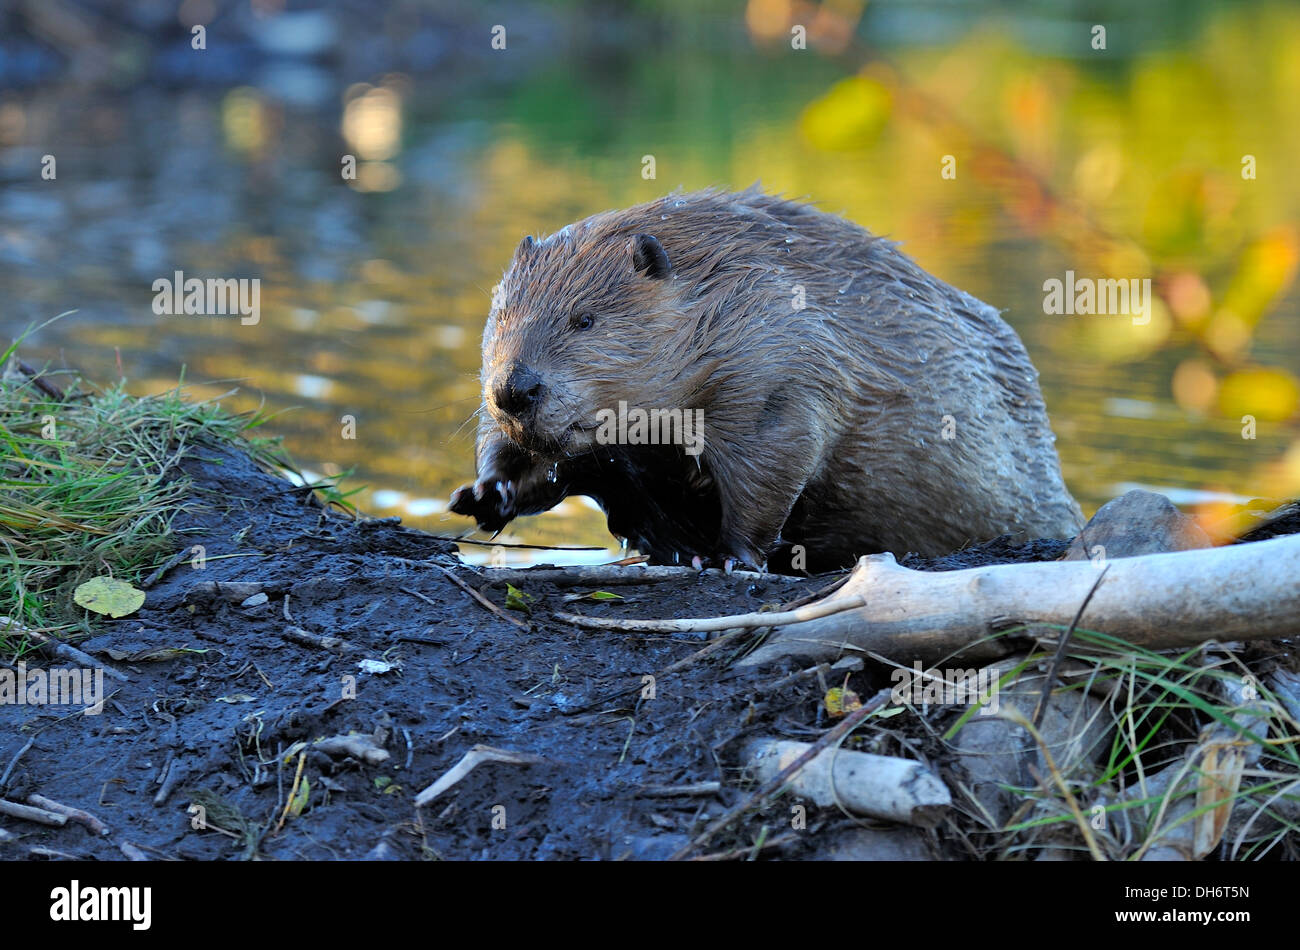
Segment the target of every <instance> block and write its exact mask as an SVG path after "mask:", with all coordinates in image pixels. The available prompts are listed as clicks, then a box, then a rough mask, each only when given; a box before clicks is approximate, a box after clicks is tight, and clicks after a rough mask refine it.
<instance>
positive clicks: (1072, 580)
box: [741, 535, 1300, 666]
mask: <svg viewBox="0 0 1300 950" xmlns="http://www.w3.org/2000/svg"><path fill="white" fill-rule="evenodd" d="M1106 563H1107V564H1109V568H1110V569H1109V570H1108V571H1107V572H1106V575H1105V577H1104V578H1102V581H1101V584H1100V586H1098V588H1097V592H1096V593H1095V594H1094V595H1093V597H1092V600H1091V601H1090V602H1089V604H1088V609H1087V611H1086V612H1085V613H1084V615H1083V617H1082V619H1081V620H1080V622H1079V626H1080V627H1081V628H1083V629H1086V630H1095V631H1098V632H1100V633H1106V634H1110V635H1112V636H1116V637H1121V638H1123V639H1125V640H1127V641H1129V642H1130V643H1134V644H1137V645H1140V646H1144V647H1148V648H1151V649H1163V648H1167V647H1186V646H1194V645H1196V644H1198V643H1202V642H1204V641H1205V640H1262V639H1272V638H1274V637H1287V636H1295V635H1297V634H1300V535H1287V536H1285V537H1281V538H1274V539H1272V540H1270V541H1257V542H1253V543H1250V544H1234V545H1230V546H1228V547H1221V548H1206V549H1202V550H1194V551H1175V552H1171V553H1167V554H1147V555H1143V556H1141V557H1130V558H1116V559H1114V560H1111V561H1108V562H1106ZM1099 573H1100V567H1099V566H1098V565H1096V564H1095V563H1094V562H1091V561H1054V562H1048V563H1040V564H999V565H995V566H991V567H977V568H971V569H969V570H964V571H946V572H942V573H927V572H924V571H913V570H909V569H907V568H905V567H899V566H898V564H897V563H896V562H895V561H894V557H893V555H891V554H877V555H873V556H872V557H864V558H862V559H861V560H860V561H858V563H857V566H856V567H854V569H853V573H852V575H851V576H850V577H849V579H848V581H847V582H846V583H845V584H844V586H843V587H841V588H840V589H839V590H837V591H836V592H835V593H834V594H832V595H831V596H830V597H828V598H826V599H825V600H824V601H821V602H820V603H826V604H831V603H834V602H836V601H842V600H848V599H850V598H862V600H863V603H864V606H860V607H855V608H853V609H850V610H845V611H843V612H841V613H835V614H831V615H830V616H825V617H819V618H817V619H815V620H808V621H804V622H801V623H795V624H791V625H790V626H787V627H783V628H781V629H779V630H777V631H776V633H775V634H773V636H772V638H771V639H770V640H769V641H768V642H767V643H765V644H764V645H763V646H762V647H760V648H759V649H758V650H756V651H754V653H752V654H751V655H750V656H749V657H747V658H746V659H744V660H742V661H741V663H742V665H745V666H755V665H758V664H762V663H770V662H772V661H773V660H777V659H781V658H784V657H789V656H797V657H804V658H808V659H812V660H831V659H834V658H836V657H838V656H840V655H842V654H844V653H853V652H871V653H877V654H883V655H885V656H889V657H893V658H895V659H901V660H904V661H906V662H911V661H913V660H921V661H923V662H929V661H934V660H939V659H942V658H944V657H947V656H949V655H950V654H952V653H954V652H957V651H959V650H961V651H962V652H961V656H962V658H963V659H969V660H991V659H994V658H996V657H998V656H1001V655H1003V654H1005V653H1007V652H1009V651H1010V650H1011V649H1013V648H1014V646H1015V644H1014V643H1013V642H998V641H997V640H994V641H987V640H985V638H987V637H989V636H990V635H991V634H993V633H995V632H997V631H998V630H1006V629H1007V628H1009V627H1013V626H1017V625H1020V624H1030V625H1033V624H1053V625H1058V626H1061V627H1064V626H1068V625H1069V623H1070V621H1071V620H1073V619H1074V615H1075V614H1076V613H1077V612H1078V610H1079V605H1080V604H1082V603H1083V601H1084V598H1085V597H1087V596H1088V591H1089V590H1090V589H1091V588H1092V586H1093V585H1094V584H1095V583H1097V576H1098V574H1099ZM980 640H985V642H983V643H977V642H976V641H980ZM963 648H966V649H963Z"/></svg>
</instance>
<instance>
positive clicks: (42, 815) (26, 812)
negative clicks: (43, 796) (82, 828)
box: [0, 798, 68, 828]
mask: <svg viewBox="0 0 1300 950" xmlns="http://www.w3.org/2000/svg"><path fill="white" fill-rule="evenodd" d="M0 815H8V816H9V817H11V818H23V819H25V820H27V821H35V822H39V823H40V824H42V825H53V826H54V827H56V828H62V827H63V826H64V825H66V824H67V823H68V816H67V815H60V814H58V813H57V812H52V811H49V810H47V809H44V808H33V807H32V806H31V805H20V804H19V803H18V802H11V801H9V800H8V799H7V798H0Z"/></svg>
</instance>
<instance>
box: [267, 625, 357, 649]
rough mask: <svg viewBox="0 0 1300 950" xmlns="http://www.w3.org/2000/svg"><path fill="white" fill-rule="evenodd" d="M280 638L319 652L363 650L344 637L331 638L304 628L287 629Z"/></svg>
mask: <svg viewBox="0 0 1300 950" xmlns="http://www.w3.org/2000/svg"><path fill="white" fill-rule="evenodd" d="M280 636H282V637H284V638H285V639H286V640H292V641H293V642H294V643H301V644H302V645H303V646H309V647H316V648H317V649H318V650H329V651H331V652H332V653H347V652H349V651H357V650H361V649H362V647H359V646H357V645H356V644H355V643H353V642H352V641H351V640H345V639H343V637H330V636H325V635H323V634H319V633H312V632H311V631H310V630H304V629H303V628H302V627H285V628H284V629H283V630H281V631H280Z"/></svg>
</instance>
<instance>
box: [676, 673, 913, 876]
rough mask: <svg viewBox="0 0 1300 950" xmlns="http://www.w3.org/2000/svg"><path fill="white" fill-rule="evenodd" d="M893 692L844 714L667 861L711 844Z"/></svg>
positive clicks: (855, 725)
mask: <svg viewBox="0 0 1300 950" xmlns="http://www.w3.org/2000/svg"><path fill="white" fill-rule="evenodd" d="M891 695H892V692H891V690H888V689H882V690H881V691H880V692H878V693H876V695H875V696H873V697H871V699H869V700H867V702H865V703H864V704H863V705H862V706H861V707H860V708H858V709H856V710H854V711H853V712H851V713H849V715H847V716H845V717H844V721H843V722H841V723H840V724H839V725H838V726H836V727H835V728H834V729H831V730H830V731H829V732H827V733H826V734H825V735H823V736H822V737H821V738H820V739H818V740H817V741H816V742H814V743H813V744H812V745H810V746H809V747H808V750H807V751H806V752H804V754H803V755H801V756H799V758H797V759H795V760H794V761H793V762H791V763H790V764H789V765H787V766H786V767H785V768H783V769H782V770H781V771H780V772H778V773H776V775H773V776H772V778H771V779H769V780H768V781H766V782H764V783H763V784H762V785H760V786H759V787H758V788H757V789H755V791H754V793H753V794H752V795H750V796H749V797H748V798H746V799H745V800H744V801H743V802H741V803H740V804H739V805H736V806H735V807H734V808H732V809H731V810H730V811H728V812H727V813H726V814H724V815H723V816H722V817H721V818H719V819H718V820H717V821H715V822H713V823H712V824H711V825H709V826H708V827H707V828H705V829H704V830H703V831H702V832H700V833H699V834H698V835H696V836H695V838H694V839H692V840H691V841H690V842H689V843H688V844H686V845H684V846H683V847H681V848H679V849H678V850H677V852H676V853H674V854H673V855H672V857H670V858H669V859H668V860H669V861H680V860H681V859H682V858H684V857H686V856H687V855H688V854H690V853H691V851H692V850H694V849H695V848H698V847H700V846H701V845H704V844H706V843H708V841H709V839H710V838H712V837H713V836H714V835H715V834H717V833H718V832H719V831H721V830H722V829H723V828H726V827H728V826H729V825H731V824H733V823H734V822H735V821H736V819H738V818H739V817H740V816H741V815H743V814H744V813H745V812H746V811H748V810H749V809H750V808H752V807H754V805H756V804H758V803H759V802H760V801H762V800H763V799H764V798H766V797H767V796H768V795H771V794H772V793H773V792H775V791H776V790H777V789H779V788H781V786H783V785H784V784H785V783H786V782H788V781H789V780H790V778H791V777H792V776H793V775H794V774H795V773H797V772H798V771H799V770H800V769H802V768H803V767H804V766H805V765H807V764H808V763H809V762H811V761H812V760H813V759H815V758H817V756H818V755H820V754H821V752H822V750H823V749H826V748H827V747H828V746H830V745H831V744H832V743H834V742H837V741H839V739H840V738H841V737H842V736H846V735H848V734H849V733H850V732H852V731H853V730H854V729H855V728H857V726H858V725H859V724H860V723H861V722H862V721H863V720H864V719H866V718H867V717H868V716H870V715H871V714H872V713H873V712H875V711H876V710H877V709H879V708H880V707H881V706H883V705H885V703H886V702H888V701H889V698H890V696H891Z"/></svg>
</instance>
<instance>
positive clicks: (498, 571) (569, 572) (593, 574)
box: [477, 564, 803, 587]
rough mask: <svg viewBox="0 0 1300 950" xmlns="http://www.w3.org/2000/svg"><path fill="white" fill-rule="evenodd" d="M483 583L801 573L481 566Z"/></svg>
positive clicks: (786, 580)
mask: <svg viewBox="0 0 1300 950" xmlns="http://www.w3.org/2000/svg"><path fill="white" fill-rule="evenodd" d="M477 573H478V576H479V577H481V578H482V579H483V580H484V581H485V582H486V583H487V584H489V585H491V584H514V585H515V586H516V587H521V586H523V585H524V584H530V583H542V584H554V585H555V586H556V587H577V586H579V585H586V584H599V585H617V584H658V583H662V582H664V581H681V580H695V579H697V578H698V577H699V576H700V575H701V574H708V575H711V576H717V577H729V578H733V579H736V580H745V581H760V580H761V581H771V582H773V583H777V584H798V583H799V582H800V581H802V580H803V578H801V577H791V576H789V575H787V574H759V573H758V572H757V571H733V572H732V573H730V574H726V573H725V572H723V571H721V570H717V569H712V570H708V571H697V570H696V569H695V568H693V567H673V566H671V565H662V564H660V565H655V566H654V567H619V566H618V565H615V564H591V565H578V566H574V567H523V568H515V567H484V568H480V569H479V571H478V572H477Z"/></svg>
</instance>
